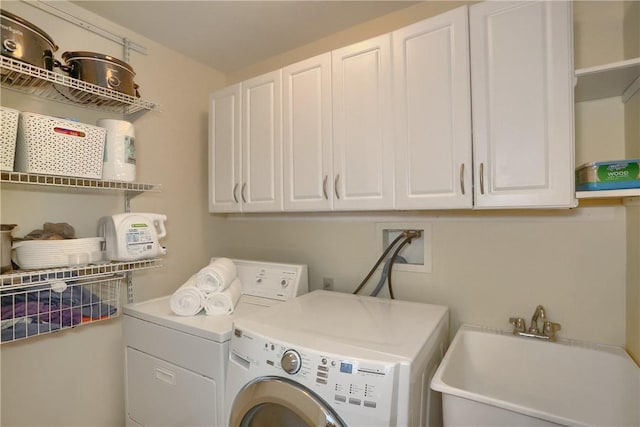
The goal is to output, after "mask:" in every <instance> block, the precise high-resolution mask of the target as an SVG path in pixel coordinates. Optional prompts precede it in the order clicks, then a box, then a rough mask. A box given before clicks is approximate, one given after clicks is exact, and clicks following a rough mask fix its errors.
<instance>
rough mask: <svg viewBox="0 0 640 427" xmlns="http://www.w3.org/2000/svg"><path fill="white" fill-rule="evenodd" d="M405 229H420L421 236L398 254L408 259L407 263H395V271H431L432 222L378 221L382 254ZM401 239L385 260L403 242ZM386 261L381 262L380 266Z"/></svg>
mask: <svg viewBox="0 0 640 427" xmlns="http://www.w3.org/2000/svg"><path fill="white" fill-rule="evenodd" d="M403 230H418V231H420V233H421V236H420V237H416V238H414V239H413V240H411V243H409V244H407V245H405V246H404V247H403V248H402V250H401V251H400V252H399V253H398V255H400V256H402V257H403V258H405V259H406V260H407V263H406V264H401V263H395V264H394V265H393V269H394V271H413V272H419V273H430V272H431V224H428V223H415V222H381V223H376V235H377V236H379V237H380V242H381V245H380V254H382V252H384V250H385V249H386V248H387V247H388V246H389V245H390V244H391V243H392V242H393V241H394V240H395V239H396V238H397V237H398V236H399V235H400V234H401V233H402V231H403ZM402 240H403V239H400V240H399V241H398V242H397V244H396V245H395V246H394V248H393V249H391V250H390V251H389V253H388V254H387V257H386V258H385V262H386V260H387V259H389V258H390V257H391V256H393V253H394V252H395V250H396V248H397V247H398V246H399V245H400V244H401V243H402ZM382 267H384V263H381V264H380V268H382Z"/></svg>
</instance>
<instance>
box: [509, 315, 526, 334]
mask: <svg viewBox="0 0 640 427" xmlns="http://www.w3.org/2000/svg"><path fill="white" fill-rule="evenodd" d="M509 323H511V324H512V325H513V328H514V331H524V330H525V329H526V327H525V323H524V319H523V318H522V317H510V318H509Z"/></svg>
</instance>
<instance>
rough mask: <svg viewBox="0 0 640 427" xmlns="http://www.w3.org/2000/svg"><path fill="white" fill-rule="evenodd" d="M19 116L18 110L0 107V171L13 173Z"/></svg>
mask: <svg viewBox="0 0 640 427" xmlns="http://www.w3.org/2000/svg"><path fill="white" fill-rule="evenodd" d="M19 116H20V112H19V111H18V110H14V109H13V108H6V107H0V170H3V171H9V172H11V171H13V160H14V157H15V154H16V134H17V132H18V117H19Z"/></svg>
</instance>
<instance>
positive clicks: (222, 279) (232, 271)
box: [196, 258, 238, 295]
mask: <svg viewBox="0 0 640 427" xmlns="http://www.w3.org/2000/svg"><path fill="white" fill-rule="evenodd" d="M237 274H238V272H237V270H236V265H235V264H234V263H233V261H231V260H230V259H229V258H218V259H216V260H215V261H213V262H211V263H210V264H209V265H207V266H206V267H204V268H202V269H201V270H200V271H198V273H197V274H196V287H197V288H198V289H200V290H201V291H202V292H204V294H205V295H208V294H210V293H213V292H222V291H224V290H225V289H227V287H228V286H229V285H231V283H232V282H233V279H235V278H236V275H237Z"/></svg>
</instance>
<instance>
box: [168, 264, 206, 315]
mask: <svg viewBox="0 0 640 427" xmlns="http://www.w3.org/2000/svg"><path fill="white" fill-rule="evenodd" d="M169 305H170V307H171V311H173V313H174V314H177V315H178V316H194V315H196V314H198V313H199V312H200V311H201V310H202V308H203V307H204V294H203V293H202V291H201V290H200V289H198V288H196V275H195V274H194V275H193V276H191V277H190V278H189V280H187V281H186V282H185V283H184V284H183V285H182V286H180V287H179V288H178V289H177V290H176V291H175V292H174V293H173V294H172V295H171V298H170V299H169Z"/></svg>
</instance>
